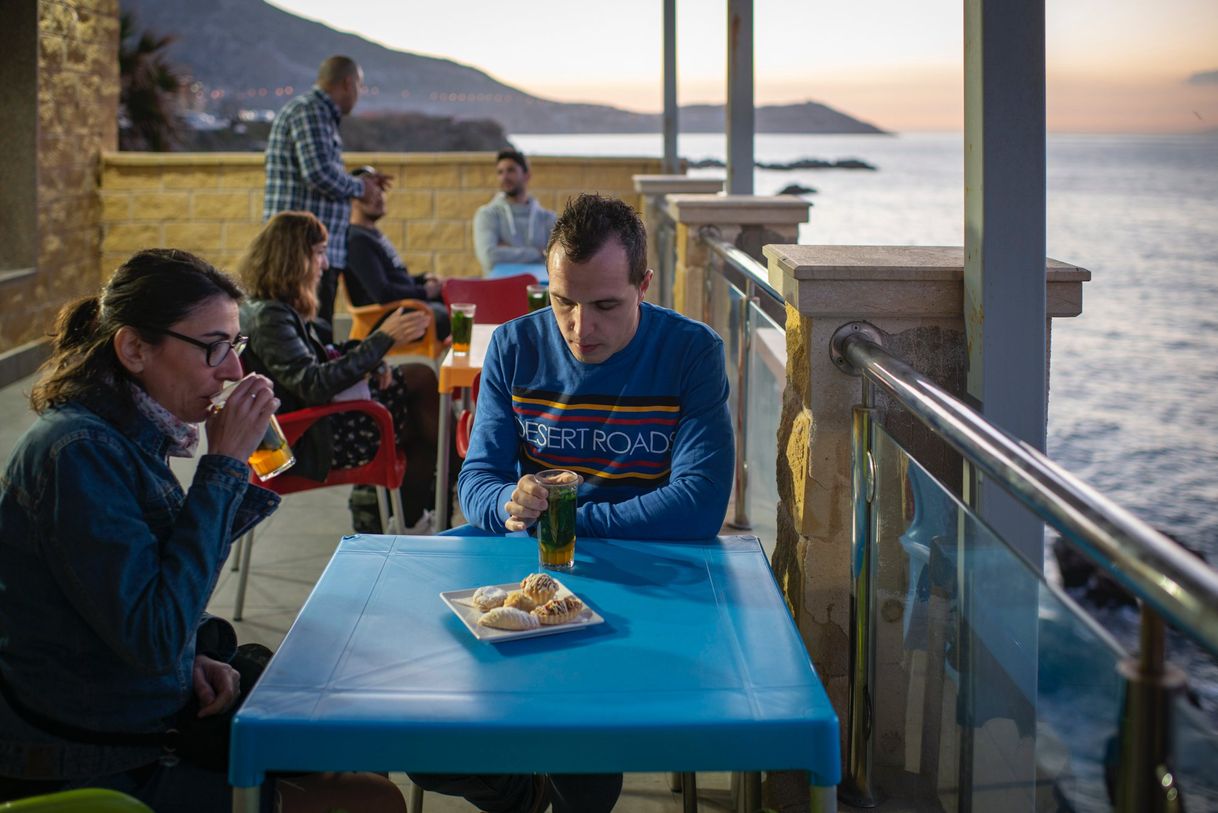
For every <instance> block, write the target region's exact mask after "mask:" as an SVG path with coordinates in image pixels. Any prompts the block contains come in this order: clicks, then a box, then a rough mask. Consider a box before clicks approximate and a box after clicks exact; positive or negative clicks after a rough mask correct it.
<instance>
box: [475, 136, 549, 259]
mask: <svg viewBox="0 0 1218 813" xmlns="http://www.w3.org/2000/svg"><path fill="white" fill-rule="evenodd" d="M495 176H496V177H497V178H498V180H499V193H498V194H497V195H495V197H493V198H491V200H490V202H489V203H487V204H486V205H485V206H482V207H481V208H479V209H478V211H477V212H475V213H474V253H475V254H476V255H478V262H480V263H482V273H484V274H489V273H490V272H491V269H492V268H494V267H495V266H496V265H499V264H501V263H541V262H545V248H546V243H547V242H548V241H549V239H550V229H552V228H554V213H553V212H551V211H550V210H549V209H543V208H541V204H540V203H538V202H537V199H536V198H534V197H532V196H530V195H529V177H530V175H529V162H528V161H527V160H526V159H525V157H524V154H523V153H520V152H518V151H516V150H500V151H499V155H498V156H497V157H496V159H495Z"/></svg>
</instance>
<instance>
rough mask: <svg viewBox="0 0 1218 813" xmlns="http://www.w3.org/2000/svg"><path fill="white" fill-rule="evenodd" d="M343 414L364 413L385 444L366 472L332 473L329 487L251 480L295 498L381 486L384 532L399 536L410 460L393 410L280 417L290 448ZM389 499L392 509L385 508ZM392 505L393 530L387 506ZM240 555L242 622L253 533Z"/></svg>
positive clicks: (359, 408)
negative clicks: (318, 425)
mask: <svg viewBox="0 0 1218 813" xmlns="http://www.w3.org/2000/svg"><path fill="white" fill-rule="evenodd" d="M340 412H362V413H364V414H365V415H367V416H369V417H370V418H372V420H373V421H375V422H376V428H377V431H378V433H379V434H380V437H381V440H380V444H379V446H378V447H377V450H376V456H375V457H373V458H372V460H370V461H369V462H367V463H365V464H364V465H362V466H355V467H352V468H347V469H330V473H329V474H328V475H327V476H326V479H325V480H324V481H321V482H318V481H317V480H310V479H309V478H308V477H301V476H299V475H293V474H292V470H291V469H288V470H287V471H286V472H284V473H283V474H280V475H279V476H278V477H272V478H271V479H270V480H267V481H266V482H258V480H257V478H256V477H255V476H254V475H253V474H251V475H250V477H251V481H252V482H255V483H257V484H258V485H260V486H262V487H263V488H267V489H270V490H271V491H274V492H275V493H276V494H295V493H297V492H299V491H311V490H312V489H315V488H329V487H330V486H341V485H369V486H376V503H377V509H378V510H379V511H380V514H381V527H382V528H384V529H385V532H386V533H396V532H398V531H400V530H401V528H400V527H399V526H400V524H401V521H402V495H401V492H399V491H398V488H399V487H400V486H401V485H402V477H403V476H404V475H405V473H406V455H405V454H403V453H402V450H401V449H399V448H398V446H397V439H396V437H395V436H394V432H393V416H392V415H390V414H389V410H388V409H386V408H385V407H384V406H383V405H381V404H379V403H377V402H376V401H339V402H337V403H333V404H323V405H322V406H316V407H308V408H306V409H298V410H296V411H295V412H286V413H283V414H282V415H277V416H276V417H277V418H278V419H279V426H280V427H281V428H282V429H283V434H284V437H286V438H287V441H288V445H291V444H293V443H295V442H296V441H298V440H300V438H301V436H302V435H304V433H305V431H306V430H307V429H308V428H309V427H310V426H312V425H313V424H314V423H316V422H317V421H319V420H321V419H322V418H325V417H327V416H329V415H335V414H338V413H340ZM386 497H388V503H386ZM389 504H392V505H393V527H392V528H391V527H390V517H389V509H388V505H389ZM238 545H239V546H240V550H239V551H238V556H237V559H236V561H235V562H234V563H233V569H234V570H240V571H241V579H240V581H239V582H238V583H237V606H236V610H235V611H234V613H233V620H234V621H240V620H241V614H242V611H243V610H244V609H245V586H246V583H247V582H248V581H249V576H250V551H251V548H253V546H254V532H253V531H252V530H251V531H248V532H247V533H246V534H245V535H244V536H242V537H241V539H240V540H239V542H238Z"/></svg>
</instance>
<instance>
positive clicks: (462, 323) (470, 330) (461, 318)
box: [452, 302, 478, 356]
mask: <svg viewBox="0 0 1218 813" xmlns="http://www.w3.org/2000/svg"><path fill="white" fill-rule="evenodd" d="M477 307H478V306H477V305H474V304H472V303H470V302H454V303H453V305H452V332H453V353H454V354H455V355H458V356H466V355H469V342H470V339H471V338H472V337H473V335H474V311H475V309H476V308H477Z"/></svg>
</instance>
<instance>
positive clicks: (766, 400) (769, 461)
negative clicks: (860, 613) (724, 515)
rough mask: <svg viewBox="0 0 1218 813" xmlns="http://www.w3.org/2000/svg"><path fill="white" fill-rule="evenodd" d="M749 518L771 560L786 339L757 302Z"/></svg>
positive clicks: (753, 308) (753, 310)
mask: <svg viewBox="0 0 1218 813" xmlns="http://www.w3.org/2000/svg"><path fill="white" fill-rule="evenodd" d="M749 333H750V342H749V356H748V364H749V376H748V378H749V392H748V399H747V404H748V411H747V415H748V420H747V421H746V422H745V427H744V431H745V433H746V437H747V439H748V442H747V449H748V451H747V460H748V501H747V502H748V514H749V522H750V523H751V524H752V526H753V533H755V534H756V535H757V536H758V537H759V538H760V539H761V546H762V548H764V549H765V552H766V555H767V556H771V557H772V556H773V555H774V544H775V542H776V541H777V538H778V513H777V509H778V481H777V472H778V422H779V419H780V418H781V416H782V393H783V388H784V387H785V386H786V380H787V373H786V369H787V337H786V331H785V329H784V328H783V327H781V326H780V325H778V324H777V323H775V322H774V320H772V319H771V318H770V317H769V316H767V315H766V314H765V313H764V312H763V311H762V310H761V309H760V308H758V307H757V305H755V304H750V305H749Z"/></svg>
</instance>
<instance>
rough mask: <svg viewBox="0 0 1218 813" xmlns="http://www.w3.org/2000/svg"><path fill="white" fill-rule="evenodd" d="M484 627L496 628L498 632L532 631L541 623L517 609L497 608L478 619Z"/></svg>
mask: <svg viewBox="0 0 1218 813" xmlns="http://www.w3.org/2000/svg"><path fill="white" fill-rule="evenodd" d="M478 623H479V624H481V625H482V626H484V627H494V628H495V629H497V630H532V629H537V625H538V624H539V623H540V622H539V621H538V620H537V619H536V618H534V617H533V616H531V615H529V614H528V613H526V612H525V611H524V610H519V609H517V608H515V607H496V608H495V609H493V610H490V611H488V612H485V613H483V614H482V617H481V618H479V619H478Z"/></svg>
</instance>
